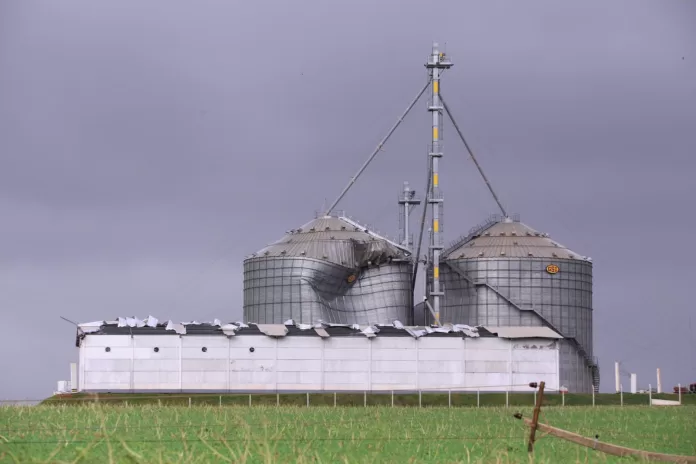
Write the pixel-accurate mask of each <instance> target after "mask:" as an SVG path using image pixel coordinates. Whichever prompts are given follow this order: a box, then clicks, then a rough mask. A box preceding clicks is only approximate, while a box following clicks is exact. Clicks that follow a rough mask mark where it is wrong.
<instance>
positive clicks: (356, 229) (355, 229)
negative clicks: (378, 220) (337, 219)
mask: <svg viewBox="0 0 696 464" xmlns="http://www.w3.org/2000/svg"><path fill="white" fill-rule="evenodd" d="M353 230H354V231H356V232H360V227H355V228H354V229H353ZM365 232H367V229H365Z"/></svg>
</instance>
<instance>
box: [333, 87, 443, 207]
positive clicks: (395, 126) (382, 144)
mask: <svg viewBox="0 0 696 464" xmlns="http://www.w3.org/2000/svg"><path fill="white" fill-rule="evenodd" d="M431 81H432V78H430V79H428V82H427V84H425V86H424V87H423V88H422V89H421V91H420V92H418V95H417V96H416V98H415V99H414V100H413V101H412V102H411V104H410V105H408V108H406V111H404V113H403V114H402V115H401V117H400V118H399V119H398V120H397V121H396V124H394V126H392V128H391V130H390V131H389V133H388V134H387V136H386V137H384V138H383V139H382V141H381V142H379V144H378V145H377V148H375V151H373V152H372V155H370V157H369V158H368V159H367V161H365V163H364V164H363V165H362V167H361V168H360V169H359V170H358V172H357V173H356V174H355V175H354V176H353V177H352V178H351V179H350V182H348V185H346V188H344V189H343V192H341V194H340V195H339V196H338V198H337V199H336V201H334V202H333V204H332V205H331V207H329V209H328V210H326V216H328V215H330V214H331V211H333V209H334V208H335V207H336V205H338V203H339V202H340V201H341V200H342V199H343V197H344V196H345V194H346V193H348V190H350V188H351V187H352V186H353V184H354V183H355V181H356V180H358V177H360V174H362V173H363V171H364V170H365V169H366V168H367V166H368V165H369V164H370V163H371V162H372V160H373V159H374V157H375V156H377V153H379V151H380V150H381V149H382V147H383V146H384V144H385V143H387V140H389V137H391V135H392V134H393V133H394V131H395V130H396V128H397V127H399V124H401V122H402V121H403V120H404V118H405V117H406V115H407V114H408V113H409V111H411V108H413V107H414V106H415V104H416V103H417V102H418V100H420V97H421V95H423V92H425V90H426V89H427V88H428V87H429V86H430V82H431Z"/></svg>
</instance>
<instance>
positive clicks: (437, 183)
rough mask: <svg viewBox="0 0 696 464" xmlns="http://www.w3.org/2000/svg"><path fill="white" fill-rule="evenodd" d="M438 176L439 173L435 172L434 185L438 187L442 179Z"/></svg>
mask: <svg viewBox="0 0 696 464" xmlns="http://www.w3.org/2000/svg"><path fill="white" fill-rule="evenodd" d="M438 177H439V176H438V175H437V173H435V174H433V185H434V186H435V187H437V186H438V185H439V183H440V179H439V178H438Z"/></svg>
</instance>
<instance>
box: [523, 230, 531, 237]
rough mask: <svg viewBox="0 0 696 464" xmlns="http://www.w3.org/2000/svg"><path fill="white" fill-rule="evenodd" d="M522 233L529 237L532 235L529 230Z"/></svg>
mask: <svg viewBox="0 0 696 464" xmlns="http://www.w3.org/2000/svg"><path fill="white" fill-rule="evenodd" d="M524 234H525V235H526V236H527V237H531V236H532V233H531V232H529V231H527V232H525V233H524Z"/></svg>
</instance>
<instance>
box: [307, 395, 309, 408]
mask: <svg viewBox="0 0 696 464" xmlns="http://www.w3.org/2000/svg"><path fill="white" fill-rule="evenodd" d="M307 407H309V392H307Z"/></svg>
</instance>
